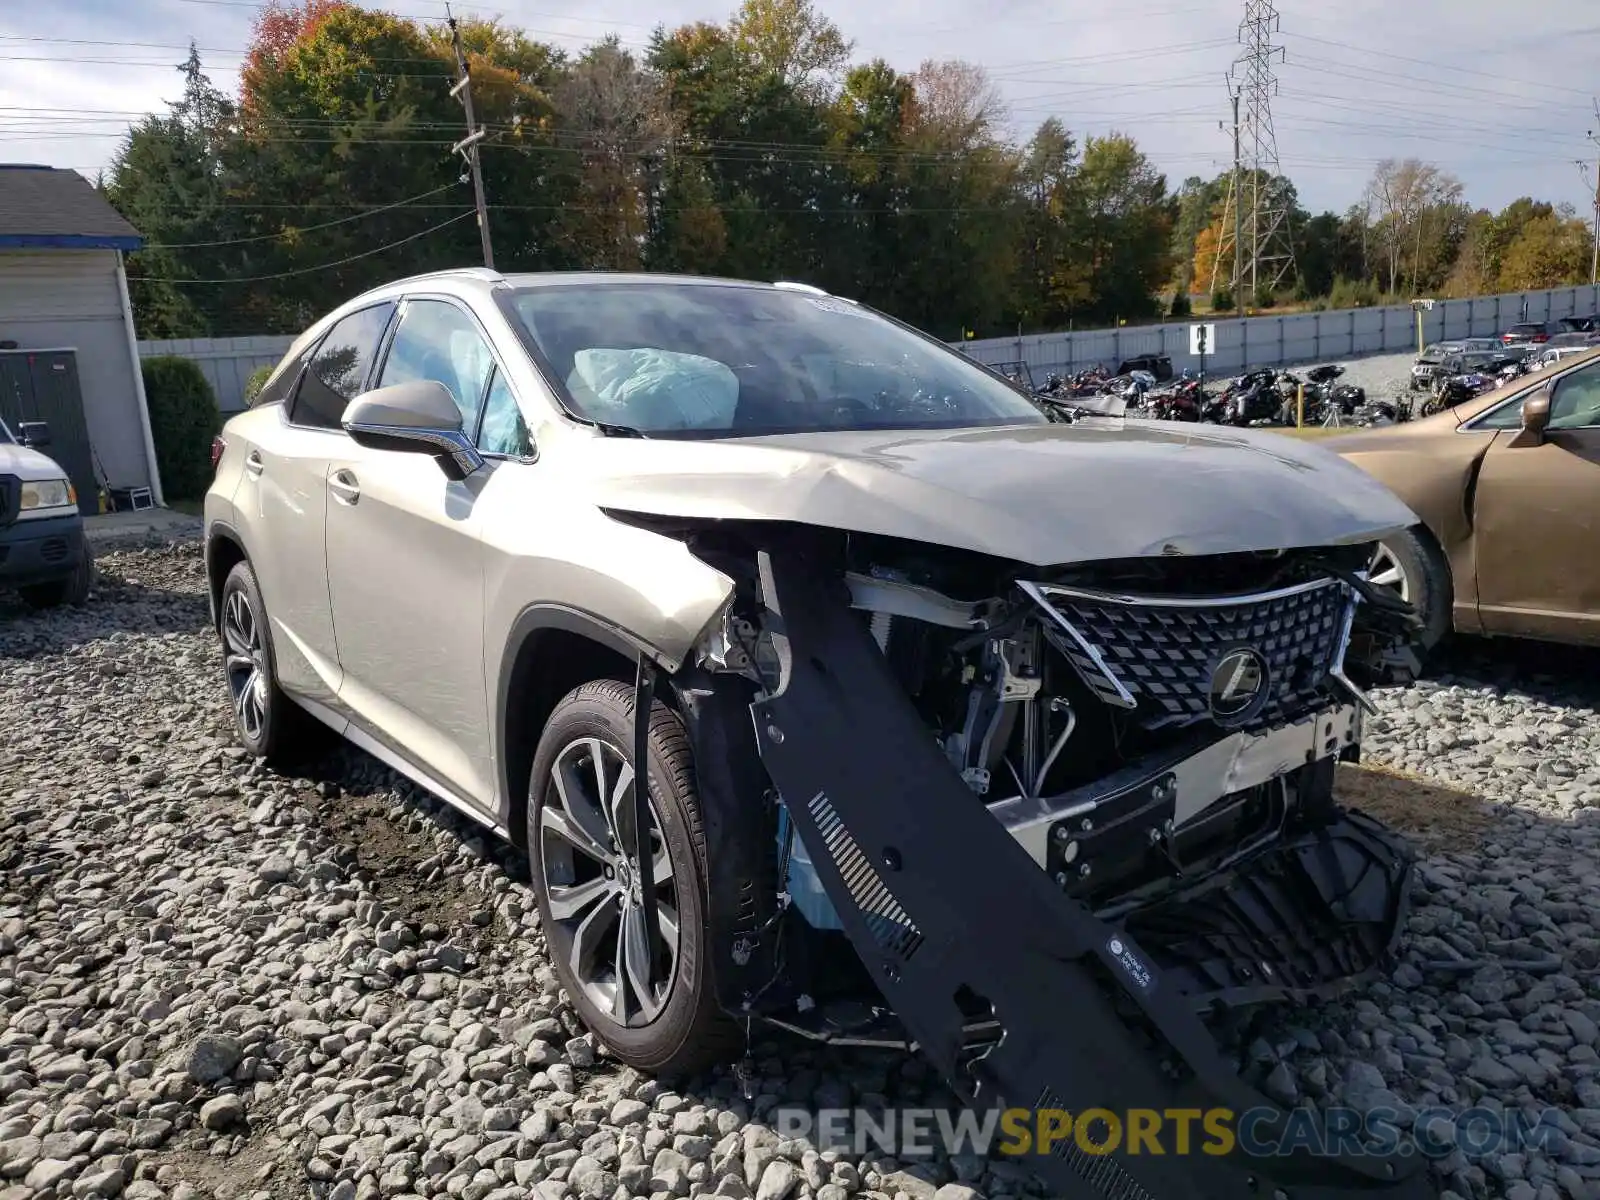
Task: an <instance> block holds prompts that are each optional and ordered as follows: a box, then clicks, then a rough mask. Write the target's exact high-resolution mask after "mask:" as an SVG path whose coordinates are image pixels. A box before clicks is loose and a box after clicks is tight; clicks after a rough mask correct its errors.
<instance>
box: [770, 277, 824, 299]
mask: <svg viewBox="0 0 1600 1200" xmlns="http://www.w3.org/2000/svg"><path fill="white" fill-rule="evenodd" d="M772 286H773V287H775V288H783V289H784V291H787V292H804V293H806V295H808V296H826V295H827V294H828V293H827V292H825V291H823V290H822V289H821V288H819V287H812V286H811V285H810V284H809V283H795V282H794V281H793V280H790V279H778V280H774V281H773V284H772Z"/></svg>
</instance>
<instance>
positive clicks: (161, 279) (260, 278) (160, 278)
mask: <svg viewBox="0 0 1600 1200" xmlns="http://www.w3.org/2000/svg"><path fill="white" fill-rule="evenodd" d="M475 212H476V210H475V209H470V208H469V209H467V210H466V211H464V212H459V213H457V214H456V215H455V216H453V217H451V218H450V219H449V220H446V221H440V222H439V223H438V224H437V225H432V226H429V227H428V228H427V229H423V230H421V231H419V232H417V233H413V234H411V235H410V236H409V237H403V238H400V239H399V240H397V241H393V242H389V243H388V244H387V245H383V246H376V247H374V248H373V249H371V250H363V251H362V252H361V253H360V254H352V255H350V256H349V257H348V258H341V259H337V260H335V261H334V262H326V263H318V264H317V265H316V266H314V267H297V268H295V269H294V270H292V271H276V272H274V273H273V274H271V275H241V276H235V277H233V278H230V279H184V278H180V277H178V276H175V275H130V276H128V278H129V279H130V280H140V279H142V280H144V281H145V282H147V283H172V284H192V283H265V282H266V281H267V280H269V279H288V278H289V277H290V276H291V275H309V274H311V273H312V272H313V271H326V270H329V269H331V268H333V267H342V266H344V265H345V264H346V263H353V262H355V261H356V260H357V259H362V258H371V257H372V256H373V255H374V254H382V253H383V252H384V251H385V250H393V249H394V248H395V247H396V246H404V245H405V244H406V243H407V242H414V241H416V240H417V239H418V238H422V237H427V236H428V235H429V234H430V233H438V232H439V230H441V229H443V228H444V227H445V226H447V225H454V224H455V223H456V222H457V221H464V220H466V219H467V218H468V217H470V216H473V215H474V214H475Z"/></svg>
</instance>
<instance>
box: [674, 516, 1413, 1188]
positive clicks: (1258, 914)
mask: <svg viewBox="0 0 1600 1200" xmlns="http://www.w3.org/2000/svg"><path fill="white" fill-rule="evenodd" d="M648 520H649V522H650V524H651V525H652V526H653V527H657V528H659V527H660V519H659V518H653V519H648ZM672 532H674V533H675V534H677V535H678V536H680V537H682V538H683V539H684V540H685V541H686V542H687V543H688V544H689V545H690V547H691V549H692V550H693V551H694V552H695V553H696V554H697V555H698V556H700V557H701V558H703V559H704V560H705V561H707V562H709V563H711V564H712V565H714V566H717V567H718V568H719V569H720V570H723V571H724V572H725V573H727V574H728V575H729V576H730V577H731V578H733V579H734V580H735V588H734V591H733V593H732V595H731V596H730V598H729V601H728V603H727V604H726V606H725V608H724V610H723V612H722V613H721V614H720V616H719V619H718V620H717V621H715V622H714V623H713V625H712V627H711V628H710V629H709V630H708V631H707V634H706V635H705V637H704V638H703V640H702V644H701V649H700V652H699V661H698V662H697V663H696V664H694V666H693V668H692V671H693V672H694V673H697V678H698V682H696V683H692V684H690V685H688V686H686V687H685V690H684V693H683V694H684V696H685V697H686V700H685V703H686V709H687V711H688V714H689V716H690V722H689V723H690V727H691V730H692V731H693V730H699V731H700V733H699V734H698V735H696V736H697V745H696V757H697V763H701V764H703V763H705V762H706V760H707V757H708V756H715V757H716V758H717V759H718V761H719V764H720V763H726V764H730V765H727V766H725V767H724V766H722V765H719V766H718V767H717V768H715V769H708V770H707V771H706V773H705V774H704V775H703V777H702V779H701V783H700V786H701V790H702V794H703V795H704V796H705V797H706V798H707V800H708V803H710V804H711V805H713V806H715V805H716V803H717V799H718V797H719V796H720V797H721V798H722V799H723V800H724V801H725V802H726V803H727V804H729V805H730V806H731V805H733V804H734V803H735V800H734V793H735V792H736V791H743V793H744V794H745V795H746V796H747V797H748V794H749V791H750V788H751V785H752V783H753V782H754V781H755V780H757V779H760V780H762V783H763V786H762V789H761V790H762V795H763V801H762V808H761V817H762V827H761V831H760V833H759V835H757V839H756V840H755V841H754V842H752V841H750V840H746V841H745V842H744V843H742V852H741V844H740V842H739V838H738V837H737V836H736V835H734V834H733V833H732V832H731V825H732V821H731V820H730V821H729V823H728V827H725V828H724V829H723V832H722V834H721V835H720V836H719V833H718V826H717V824H716V823H715V821H714V814H712V813H708V816H707V821H708V830H709V833H708V859H709V860H710V862H711V863H712V868H711V869H712V873H713V879H712V880H711V908H712V913H711V918H712V922H713V925H714V926H716V925H717V924H718V922H719V919H720V920H721V921H722V922H723V926H722V929H721V931H720V932H719V933H718V934H717V939H718V941H719V943H720V944H721V945H723V946H725V948H726V951H727V952H726V953H725V954H724V953H721V952H720V951H719V953H718V954H717V969H718V977H719V978H718V985H719V994H720V995H721V996H722V999H723V1003H724V1007H726V1008H728V1009H729V1011H731V1012H734V1013H735V1015H742V1016H760V1017H762V1018H764V1019H766V1020H769V1021H773V1022H775V1023H777V1024H780V1025H783V1026H785V1027H787V1028H790V1029H792V1030H795V1031H796V1032H800V1033H804V1034H807V1035H808V1036H814V1037H822V1038H825V1039H830V1040H838V1041H842V1042H863V1043H869V1044H890V1043H893V1041H894V1039H893V1037H891V1036H887V1035H886V1034H885V1033H884V1031H883V1028H882V1023H881V1021H879V1020H878V1018H880V1017H883V1016H884V1015H886V1014H889V1015H891V1016H892V1020H893V1021H894V1022H895V1023H897V1024H898V1025H899V1026H901V1027H902V1028H903V1032H904V1038H905V1044H910V1045H915V1046H917V1047H919V1048H921V1049H922V1050H923V1051H924V1052H926V1053H927V1054H929V1056H930V1057H932V1058H933V1059H934V1060H935V1062H936V1063H937V1064H938V1065H940V1066H941V1068H943V1069H944V1070H945V1073H946V1077H947V1079H949V1080H950V1081H951V1083H952V1086H955V1087H956V1088H957V1091H958V1093H960V1094H963V1095H964V1096H965V1097H966V1098H967V1099H969V1100H971V1101H980V1100H983V1099H985V1098H991V1099H992V1098H994V1097H1000V1098H1003V1099H1004V1100H1005V1102H1007V1103H1015V1104H1033V1103H1036V1102H1041V1103H1042V1101H1043V1099H1045V1098H1049V1099H1051V1100H1052V1101H1058V1102H1060V1103H1061V1104H1062V1105H1064V1106H1065V1107H1067V1108H1068V1109H1072V1108H1074V1107H1075V1106H1082V1107H1093V1106H1099V1107H1106V1106H1110V1107H1113V1108H1114V1107H1115V1105H1114V1104H1110V1102H1109V1100H1108V1099H1107V1097H1106V1095H1105V1094H1104V1089H1102V1090H1101V1091H1099V1092H1094V1089H1093V1088H1088V1089H1087V1090H1082V1089H1084V1088H1085V1085H1086V1084H1087V1083H1088V1082H1090V1081H1091V1080H1092V1081H1094V1082H1096V1083H1103V1082H1104V1080H1103V1077H1102V1075H1101V1074H1099V1073H1096V1072H1095V1071H1094V1070H1093V1069H1092V1064H1091V1063H1090V1062H1089V1061H1088V1060H1100V1061H1101V1062H1102V1067H1103V1068H1104V1071H1109V1072H1116V1071H1126V1072H1127V1075H1128V1078H1127V1079H1126V1080H1124V1081H1123V1082H1124V1083H1126V1085H1127V1088H1128V1090H1127V1092H1126V1094H1125V1098H1126V1099H1127V1100H1128V1103H1129V1105H1130V1106H1140V1105H1150V1104H1155V1105H1156V1106H1157V1107H1159V1105H1160V1103H1166V1102H1171V1101H1172V1100H1173V1098H1174V1096H1175V1095H1176V1092H1174V1093H1172V1094H1171V1095H1167V1094H1165V1093H1163V1095H1162V1096H1157V1095H1154V1094H1148V1091H1149V1089H1156V1090H1157V1091H1160V1090H1161V1089H1169V1090H1170V1089H1173V1088H1176V1089H1178V1091H1184V1090H1185V1089H1188V1088H1190V1087H1199V1088H1200V1089H1201V1090H1202V1091H1203V1092H1204V1093H1205V1094H1206V1095H1207V1096H1208V1097H1210V1098H1211V1100H1212V1102H1217V1098H1218V1097H1223V1098H1225V1100H1224V1101H1223V1102H1226V1103H1229V1104H1232V1105H1235V1106H1237V1107H1238V1108H1240V1109H1241V1110H1242V1109H1243V1108H1246V1107H1251V1106H1253V1105H1263V1106H1268V1107H1270V1102H1268V1101H1266V1100H1265V1098H1264V1097H1262V1096H1261V1095H1260V1094H1259V1093H1257V1092H1255V1091H1254V1089H1252V1088H1248V1087H1247V1086H1246V1085H1244V1084H1243V1083H1242V1082H1241V1081H1240V1080H1239V1078H1238V1077H1237V1074H1236V1073H1235V1072H1233V1071H1232V1069H1231V1068H1230V1067H1228V1066H1227V1064H1225V1063H1224V1062H1223V1061H1222V1059H1221V1058H1220V1056H1219V1055H1218V1054H1217V1051H1216V1045H1215V1042H1214V1039H1213V1038H1212V1037H1211V1035H1210V1034H1209V1033H1207V1032H1206V1024H1205V1023H1206V1022H1207V1021H1208V1020H1211V1019H1212V1018H1214V1017H1217V1016H1219V1015H1222V1014H1224V1013H1226V1012H1227V1011H1229V1010H1231V1009H1234V1008H1237V1007H1239V1006H1245V1005H1252V1004H1256V1003H1260V1002H1263V1001H1274V1000H1285V999H1287V1000H1301V999H1307V998H1311V997H1322V996H1327V995H1330V994H1333V993H1335V992H1337V991H1339V990H1341V989H1343V988H1346V987H1349V986H1351V985H1352V984H1354V983H1358V982H1361V981H1362V980H1364V979H1367V978H1369V977H1371V976H1372V975H1373V974H1375V973H1376V972H1377V971H1378V970H1379V969H1380V968H1381V967H1382V966H1383V965H1384V962H1385V959H1386V956H1387V954H1388V953H1389V951H1390V950H1391V948H1392V945H1393V942H1394V940H1395V938H1396V937H1397V936H1398V931H1399V928H1400V925H1401V922H1402V921H1403V918H1404V915H1405V911H1406V904H1407V896H1408V892H1409V884H1410V870H1411V855H1410V853H1409V851H1408V849H1407V848H1406V846H1405V844H1404V843H1403V842H1402V841H1401V840H1400V839H1398V838H1397V837H1395V835H1393V834H1391V833H1390V832H1389V831H1387V830H1386V829H1384V828H1383V827H1382V826H1381V825H1379V824H1378V823H1377V822H1375V821H1373V820H1371V819H1370V818H1367V817H1365V816H1363V815H1362V814H1359V813H1350V812H1346V811H1344V810H1343V809H1341V808H1340V807H1339V806H1338V805H1337V804H1336V803H1335V801H1334V797H1333V781H1334V777H1335V770H1336V766H1337V763H1338V762H1339V761H1341V760H1345V761H1350V760H1354V759H1355V758H1356V757H1357V755H1358V754H1359V744H1360V736H1361V721H1362V716H1363V713H1364V712H1366V711H1368V710H1369V709H1370V708H1371V701H1370V699H1369V698H1368V696H1367V691H1368V690H1369V689H1372V688H1377V687H1385V686H1397V685H1402V686H1403V685H1405V684H1408V683H1409V682H1410V681H1411V679H1412V677H1413V672H1414V671H1415V669H1416V659H1415V657H1414V654H1413V649H1412V648H1413V642H1414V638H1415V633H1416V622H1415V618H1414V616H1413V614H1412V613H1411V612H1410V610H1409V608H1408V606H1406V605H1404V604H1403V603H1401V602H1400V601H1398V600H1397V599H1396V598H1394V597H1393V596H1392V595H1391V594H1389V593H1386V592H1383V591H1382V590H1380V589H1377V588H1375V587H1373V586H1371V585H1370V584H1368V583H1367V581H1366V579H1365V576H1364V571H1365V568H1366V565H1367V564H1368V562H1370V560H1371V555H1372V549H1373V548H1372V547H1371V546H1370V545H1352V546H1340V547H1320V548H1315V549H1306V550H1286V551H1283V552H1275V553H1268V554H1255V553H1247V554H1233V555H1223V556H1212V557H1205V558H1195V557H1185V556H1180V555H1173V556H1168V557H1162V558H1159V559H1141V560H1129V561H1125V562H1109V563H1107V562H1101V563H1095V564H1092V565H1088V566H1084V567H1076V568H1059V569H1053V570H1047V569H1034V568H1028V567H1025V566H1019V565H1017V564H1005V563H998V562H996V561H995V560H993V559H990V558H987V557H985V556H982V555H976V554H970V553H964V552H961V551H955V550H949V549H943V548H938V547H929V546H922V545H911V544H907V543H904V542H897V541H895V540H893V539H884V538H877V537H872V536H864V535H848V534H843V533H836V532H833V531H821V530H815V529H808V528H800V529H796V528H795V527H792V526H788V527H784V526H762V525H757V524H756V523H741V522H725V523H699V522H695V523H689V524H688V525H687V526H685V527H680V528H677V529H674V530H672ZM719 706H720V713H721V714H722V716H723V717H724V718H726V717H728V716H731V715H732V714H733V713H735V712H737V711H738V709H739V708H740V707H744V708H745V709H746V710H747V713H748V716H747V717H746V719H747V720H749V719H750V718H753V726H754V728H753V730H752V734H753V738H752V740H753V744H754V748H755V750H756V753H757V754H758V756H759V759H760V763H759V767H752V766H751V764H748V763H743V762H742V759H741V755H740V749H741V748H740V746H739V745H737V744H734V743H735V742H736V741H737V739H730V738H728V736H727V735H726V734H723V735H719V736H720V737H721V740H720V741H719V740H716V739H714V738H712V737H711V736H709V735H707V734H706V731H707V730H709V729H711V728H712V727H713V725H714V724H715V723H716V722H714V721H713V720H711V719H709V718H711V717H712V716H713V714H714V713H716V712H718V711H719ZM697 769H700V768H699V767H697ZM741 781H742V782H741ZM746 811H748V809H747V810H746ZM719 852H720V853H721V854H722V855H723V858H722V860H721V862H720V863H719V859H718V855H719ZM719 871H721V872H722V873H723V874H722V877H721V881H720V885H719V879H718V878H717V876H718V873H719ZM719 914H720V917H719ZM846 938H847V939H848V941H849V943H850V945H851V946H853V947H854V950H855V951H856V955H855V956H854V958H853V959H852V958H851V956H849V955H841V954H840V953H839V950H840V948H841V947H840V945H838V943H840V942H842V941H843V940H844V939H846ZM830 939H832V940H831V941H830ZM841 959H850V960H851V967H852V969H849V970H841V969H840V962H841ZM856 959H858V960H859V961H858V962H857V961H856ZM1063 971H1065V972H1066V974H1063V973H1062V972H1063ZM1040 1006H1042V1007H1040ZM1068 1012H1071V1013H1072V1014H1073V1017H1072V1020H1071V1021H1070V1022H1069V1024H1071V1025H1073V1026H1074V1030H1073V1032H1070V1033H1069V1032H1067V1031H1065V1030H1064V1029H1063V1028H1062V1021H1061V1019H1060V1018H1061V1016H1062V1015H1063V1014H1065V1013H1068ZM1102 1020H1103V1021H1104V1024H1103V1025H1102V1023H1101V1022H1102ZM1113 1029H1114V1030H1115V1033H1113V1032H1111V1031H1112V1030H1113ZM1097 1038H1098V1039H1100V1040H1102V1041H1107V1040H1109V1041H1110V1042H1111V1043H1113V1044H1112V1045H1110V1046H1109V1047H1101V1046H1098V1045H1097V1044H1096V1039H1097ZM1135 1044H1137V1045H1139V1046H1142V1047H1145V1048H1146V1049H1149V1048H1154V1050H1155V1052H1156V1055H1157V1057H1158V1059H1160V1060H1161V1061H1162V1062H1164V1063H1165V1064H1166V1067H1167V1068H1168V1069H1166V1070H1165V1071H1164V1072H1157V1073H1156V1074H1155V1075H1146V1074H1145V1073H1144V1072H1143V1070H1142V1068H1141V1069H1139V1070H1135V1069H1133V1068H1132V1067H1131V1066H1127V1065H1122V1066H1119V1065H1116V1064H1118V1063H1124V1060H1125V1059H1126V1058H1127V1056H1128V1055H1130V1054H1133V1053H1134V1050H1133V1046H1134V1045H1135ZM1163 1047H1164V1048H1165V1049H1162V1048H1163ZM1174 1052H1175V1053H1174ZM1108 1053H1109V1055H1110V1057H1109V1058H1108V1057H1107V1055H1108ZM1174 1062H1177V1063H1181V1064H1183V1065H1182V1067H1181V1068H1180V1069H1179V1070H1178V1071H1177V1073H1176V1075H1174V1074H1173V1072H1172V1070H1171V1069H1170V1068H1171V1067H1172V1064H1173V1063H1174ZM1086 1066H1091V1070H1090V1074H1089V1075H1085V1074H1084V1073H1083V1072H1084V1070H1085V1067H1086ZM1160 1080H1164V1082H1160ZM1119 1086H1120V1085H1119ZM1141 1087H1142V1088H1144V1089H1146V1090H1144V1091H1141V1090H1140V1089H1141ZM1113 1090H1115V1089H1113ZM1091 1093H1094V1094H1091ZM1336 1162H1337V1166H1336V1167H1335V1166H1330V1160H1328V1159H1325V1158H1324V1159H1319V1160H1316V1162H1315V1164H1313V1165H1312V1166H1309V1167H1305V1169H1306V1171H1308V1172H1309V1175H1308V1177H1309V1178H1331V1177H1328V1176H1327V1175H1326V1172H1328V1171H1333V1172H1334V1176H1336V1177H1337V1182H1338V1185H1339V1186H1348V1187H1350V1188H1352V1189H1353V1190H1355V1191H1364V1190H1367V1189H1369V1188H1373V1189H1379V1190H1381V1189H1382V1188H1383V1187H1384V1186H1386V1185H1388V1184H1392V1183H1393V1182H1394V1181H1395V1179H1396V1178H1398V1176H1397V1175H1396V1174H1395V1173H1394V1170H1393V1167H1392V1166H1380V1165H1379V1164H1378V1161H1377V1160H1376V1159H1374V1160H1372V1161H1360V1160H1352V1161H1351V1162H1348V1163H1346V1162H1344V1161H1343V1160H1336ZM1069 1166H1070V1164H1069ZM1302 1166H1304V1164H1302ZM1144 1169H1145V1168H1144V1167H1140V1168H1139V1169H1138V1170H1136V1171H1134V1175H1138V1174H1140V1173H1141V1172H1142V1171H1143V1170H1144ZM1296 1169H1297V1168H1294V1167H1293V1164H1292V1163H1288V1162H1286V1164H1285V1165H1283V1170H1284V1171H1287V1172H1288V1175H1283V1176H1280V1177H1281V1178H1288V1176H1292V1175H1293V1174H1294V1171H1295V1170H1296ZM1318 1172H1322V1173H1323V1174H1322V1175H1319V1174H1318ZM1082 1175H1083V1171H1081V1170H1078V1171H1075V1172H1073V1173H1069V1174H1068V1175H1065V1176H1063V1179H1070V1180H1072V1181H1074V1183H1075V1184H1081V1183H1082V1182H1083V1180H1082V1179H1081V1178H1080V1176H1082ZM1152 1178H1153V1177H1152ZM1172 1178H1173V1179H1176V1178H1177V1177H1172ZM1131 1179H1132V1176H1130V1181H1131ZM1184 1182H1185V1184H1186V1187H1187V1185H1191V1184H1193V1183H1194V1180H1192V1179H1187V1178H1185V1181H1184ZM1230 1186H1231V1185H1230ZM1082 1194H1085V1195H1091V1194H1102V1193H1100V1192H1092V1191H1085V1192H1083V1193H1082ZM1115 1194H1127V1195H1137V1194H1141V1193H1137V1192H1126V1193H1115ZM1152 1194H1162V1193H1160V1192H1154V1193H1152ZM1173 1194H1177V1193H1173ZM1184 1194H1194V1195H1206V1194H1218V1195H1222V1194H1231V1193H1230V1190H1229V1188H1228V1187H1224V1188H1222V1190H1220V1191H1217V1192H1215V1193H1212V1192H1208V1191H1207V1190H1205V1189H1203V1188H1194V1187H1187V1190H1186V1191H1185V1192H1184ZM1288 1194H1289V1195H1291V1196H1292V1195H1294V1193H1293V1192H1290V1193H1288ZM1321 1194H1328V1195H1333V1194H1341V1193H1339V1192H1338V1190H1337V1188H1335V1190H1334V1191H1332V1192H1325V1193H1321Z"/></svg>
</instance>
